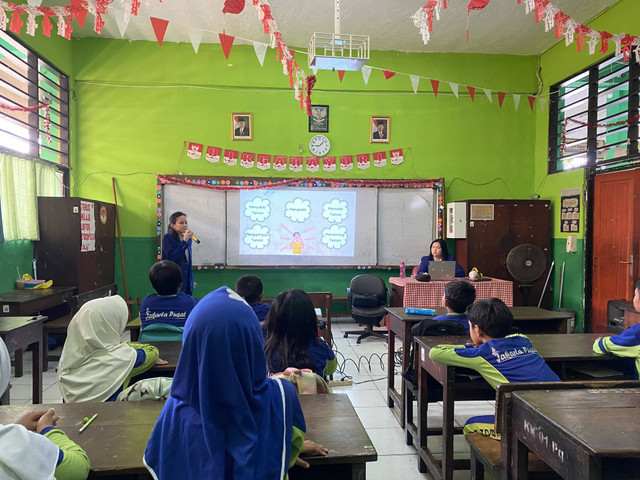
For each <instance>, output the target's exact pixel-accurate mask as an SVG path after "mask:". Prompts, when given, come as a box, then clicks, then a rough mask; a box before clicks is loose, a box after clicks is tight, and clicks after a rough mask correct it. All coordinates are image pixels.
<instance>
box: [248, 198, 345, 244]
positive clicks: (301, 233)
mask: <svg viewBox="0 0 640 480" xmlns="http://www.w3.org/2000/svg"><path fill="white" fill-rule="evenodd" d="M333 190H335V191H331V192H327V191H313V190H312V189H299V190H291V189H289V190H268V189H265V190H253V191H246V190H245V191H242V192H241V194H240V219H239V233H240V234H239V238H238V240H239V243H240V245H239V254H240V255H270V256H274V255H279V256H313V257H352V256H353V255H354V248H355V226H356V220H355V219H356V193H355V192H350V191H340V189H333Z"/></svg>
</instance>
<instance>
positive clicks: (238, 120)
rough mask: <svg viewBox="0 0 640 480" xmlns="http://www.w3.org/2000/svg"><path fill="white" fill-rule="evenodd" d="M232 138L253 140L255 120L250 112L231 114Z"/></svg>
mask: <svg viewBox="0 0 640 480" xmlns="http://www.w3.org/2000/svg"><path fill="white" fill-rule="evenodd" d="M231 139H232V140H253V122H252V115H251V114H250V113H232V114H231Z"/></svg>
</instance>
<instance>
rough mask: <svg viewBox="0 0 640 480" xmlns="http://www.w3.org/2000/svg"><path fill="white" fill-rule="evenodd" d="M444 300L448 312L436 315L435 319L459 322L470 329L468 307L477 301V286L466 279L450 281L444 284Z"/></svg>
mask: <svg viewBox="0 0 640 480" xmlns="http://www.w3.org/2000/svg"><path fill="white" fill-rule="evenodd" d="M442 300H443V303H444V306H445V307H446V308H447V313H446V314H445V315H439V316H437V317H435V318H434V320H438V321H453V322H458V323H459V324H460V325H462V326H463V327H464V328H465V329H466V330H469V319H468V318H467V307H469V305H471V304H473V302H475V301H476V288H475V287H474V286H473V285H471V283H470V282H467V281H466V280H456V281H452V282H449V283H447V284H446V285H445V286H444V298H443V299H442Z"/></svg>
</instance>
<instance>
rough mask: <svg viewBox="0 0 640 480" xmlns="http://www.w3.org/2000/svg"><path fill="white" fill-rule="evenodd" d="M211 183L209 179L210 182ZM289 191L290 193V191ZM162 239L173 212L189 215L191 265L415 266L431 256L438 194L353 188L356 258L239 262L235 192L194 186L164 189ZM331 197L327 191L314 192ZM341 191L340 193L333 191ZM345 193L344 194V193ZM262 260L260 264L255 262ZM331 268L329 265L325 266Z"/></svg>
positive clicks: (420, 190)
mask: <svg viewBox="0 0 640 480" xmlns="http://www.w3.org/2000/svg"><path fill="white" fill-rule="evenodd" d="M212 178H213V177H212ZM292 188H293V187H292ZM162 189H163V191H162V197H163V208H162V219H163V230H162V232H163V235H164V233H166V231H167V226H168V219H169V216H170V215H171V213H173V212H174V211H178V210H179V211H183V212H185V213H186V214H187V220H188V222H189V229H190V230H191V231H193V232H194V233H195V234H196V235H197V236H198V238H199V239H200V240H201V243H200V245H198V244H196V243H194V244H193V247H192V249H193V264H194V265H196V266H198V265H201V266H214V265H231V266H238V265H245V266H246V265H256V266H257V265H260V266H270V267H277V266H283V265H287V266H289V265H294V266H313V265H326V266H340V265H345V266H348V265H351V266H369V265H371V266H375V265H398V264H399V263H400V262H405V263H406V264H407V265H411V264H416V265H417V264H418V263H419V261H420V258H421V257H422V256H424V255H427V254H428V253H429V246H430V244H431V242H432V241H433V239H434V238H436V228H437V218H438V217H437V208H438V203H437V190H436V189H435V188H357V189H355V190H357V191H359V192H361V193H359V194H358V210H359V212H361V213H362V216H359V220H358V222H360V223H358V231H359V232H360V231H361V233H360V234H361V235H365V232H366V236H361V237H360V238H359V239H358V241H357V242H356V246H355V253H354V258H355V259H357V260H352V261H350V262H346V263H345V260H344V258H342V259H341V258H332V259H329V260H327V261H326V262H325V261H323V260H321V261H318V260H317V259H312V258H310V257H309V256H307V257H306V258H304V257H305V256H304V255H303V256H299V257H296V258H290V259H289V260H288V261H286V262H282V257H268V258H267V257H262V258H260V259H255V258H254V259H249V260H247V259H245V260H247V261H245V260H242V261H241V260H240V259H239V257H238V252H237V250H234V249H235V248H236V247H233V248H229V249H228V248H227V244H229V245H238V242H237V240H236V239H238V238H239V237H240V231H239V230H240V226H239V221H238V218H239V211H240V207H239V204H238V192H237V191H230V192H225V191H220V190H213V189H208V188H202V187H199V186H198V185H193V186H191V185H179V184H164V185H163V186H162ZM312 190H325V191H328V193H327V194H328V195H330V194H331V190H333V189H331V188H319V187H316V188H313V189H312ZM335 190H342V187H335ZM345 190H346V189H345ZM258 260H260V261H258ZM327 262H329V263H327Z"/></svg>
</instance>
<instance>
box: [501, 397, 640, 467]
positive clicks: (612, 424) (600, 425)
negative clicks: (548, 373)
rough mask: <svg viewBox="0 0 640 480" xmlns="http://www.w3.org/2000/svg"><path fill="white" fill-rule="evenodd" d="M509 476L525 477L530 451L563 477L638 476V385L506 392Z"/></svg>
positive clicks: (639, 459)
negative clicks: (508, 403)
mask: <svg viewBox="0 0 640 480" xmlns="http://www.w3.org/2000/svg"><path fill="white" fill-rule="evenodd" d="M512 402H513V414H512V418H513V437H512V438H513V443H512V445H513V455H514V462H513V466H514V468H513V475H514V477H513V478H516V479H522V478H527V463H528V452H529V451H532V452H534V453H535V454H536V455H537V456H538V457H540V459H541V460H543V461H544V462H545V463H546V464H547V465H549V466H550V467H551V468H552V469H553V470H555V471H556V472H557V473H558V474H560V475H561V476H562V477H563V478H566V479H573V478H581V479H582V478H584V479H590V480H595V479H601V478H615V479H631V478H634V479H635V478H638V466H639V465H640V430H639V429H638V428H635V427H636V426H637V423H638V410H640V389H638V388H620V389H601V390H598V389H585V390H553V391H522V392H514V393H513V394H512Z"/></svg>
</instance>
